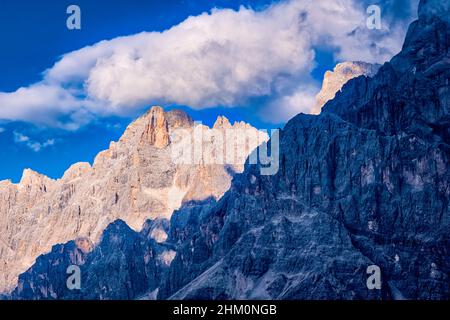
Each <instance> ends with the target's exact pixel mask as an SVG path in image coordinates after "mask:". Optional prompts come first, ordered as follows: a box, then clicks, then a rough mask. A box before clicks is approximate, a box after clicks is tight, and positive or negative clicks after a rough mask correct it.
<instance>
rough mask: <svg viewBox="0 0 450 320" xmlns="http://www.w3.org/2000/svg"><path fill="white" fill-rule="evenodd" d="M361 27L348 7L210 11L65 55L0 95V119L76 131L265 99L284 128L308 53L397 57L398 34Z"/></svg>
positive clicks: (295, 105)
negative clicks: (108, 120)
mask: <svg viewBox="0 0 450 320" xmlns="http://www.w3.org/2000/svg"><path fill="white" fill-rule="evenodd" d="M366 19H367V15H366V12H365V8H364V7H362V6H361V5H360V4H358V2H357V1H356V0H336V1H328V0H316V1H311V0H292V1H285V2H280V3H276V4H274V5H272V6H270V7H268V8H266V9H265V10H263V11H255V10H253V9H251V8H244V7H241V8H240V9H239V10H237V11H235V10H231V9H220V10H219V9H214V10H212V11H211V12H210V13H204V14H201V15H199V16H195V17H189V18H188V19H186V20H185V21H184V22H182V23H180V24H179V25H176V26H174V27H172V28H171V29H169V30H166V31H163V32H143V33H139V34H136V35H132V36H127V37H118V38H115V39H113V40H109V41H101V42H99V43H97V44H95V45H93V46H89V47H85V48H82V49H80V50H77V51H73V52H70V53H68V54H66V55H64V56H63V57H62V58H61V59H60V60H59V61H58V62H57V63H56V64H55V65H54V66H53V67H52V68H50V69H49V70H47V71H46V72H45V73H44V77H43V80H42V81H41V82H39V83H37V84H33V85H30V86H28V87H23V88H20V89H18V90H17V91H15V92H11V93H6V92H0V119H8V120H25V121H30V122H40V123H46V124H50V125H55V126H60V127H64V128H67V129H76V128H77V127H78V126H79V125H81V124H84V123H86V122H88V121H90V119H92V118H93V117H94V116H103V115H111V114H117V115H121V114H129V113H131V112H134V111H136V110H137V109H139V108H142V107H144V106H146V105H149V104H162V105H170V104H179V105H187V106H189V107H192V108H196V109H201V108H208V107H214V106H228V107H233V106H245V105H246V103H247V102H248V101H249V99H251V98H254V97H268V100H273V101H270V102H269V103H268V105H267V106H265V107H264V108H265V110H267V112H270V111H274V110H273V109H271V108H268V106H273V108H275V106H279V107H280V109H279V110H275V112H278V115H277V117H274V118H272V117H268V119H275V118H277V119H279V120H286V118H287V117H290V116H291V115H293V114H295V113H294V112H297V111H298V110H304V111H308V107H307V105H308V104H309V103H311V97H312V96H314V94H315V93H313V92H312V91H313V90H311V89H310V88H311V83H308V80H305V79H308V75H309V74H310V72H311V70H312V69H313V67H314V49H315V47H316V46H320V45H324V44H326V45H327V46H329V47H331V48H333V50H335V52H336V58H337V59H338V60H365V61H368V62H383V61H385V60H387V59H389V58H390V57H391V56H392V55H393V54H395V53H396V52H397V51H399V49H400V46H401V44H402V38H403V35H404V32H405V30H404V26H402V25H396V26H394V27H392V28H389V26H385V27H384V29H383V30H376V31H373V30H368V29H367V28H366V27H365V25H366ZM302 81H303V82H304V83H302ZM296 88H301V89H299V91H298V92H297V91H296V90H297V89H296ZM305 88H308V89H305ZM278 102H279V103H278ZM290 106H291V107H290Z"/></svg>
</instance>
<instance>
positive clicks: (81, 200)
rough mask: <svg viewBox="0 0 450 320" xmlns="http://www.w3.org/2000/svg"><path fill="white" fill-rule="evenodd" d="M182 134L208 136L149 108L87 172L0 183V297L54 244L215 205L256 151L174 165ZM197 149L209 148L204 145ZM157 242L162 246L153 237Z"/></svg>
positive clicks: (176, 116)
mask: <svg viewBox="0 0 450 320" xmlns="http://www.w3.org/2000/svg"><path fill="white" fill-rule="evenodd" d="M223 121H224V122H227V120H223ZM242 126H245V125H244V124H240V123H239V124H236V125H235V127H236V128H238V127H242ZM180 128H181V129H183V128H184V129H185V130H186V132H187V134H188V135H190V134H192V133H193V131H194V130H196V128H197V129H199V128H200V129H201V132H203V133H204V134H205V135H207V133H208V132H209V131H211V129H210V128H208V127H205V126H201V127H199V126H197V125H194V122H193V121H192V119H191V118H190V117H189V116H188V115H187V114H186V113H184V112H182V111H179V110H172V111H168V112H165V111H164V110H163V109H162V108H161V107H153V108H151V109H150V110H149V111H148V112H147V113H145V114H144V115H143V116H142V117H140V118H138V119H136V120H135V121H134V122H133V123H131V124H130V125H129V126H128V128H127V129H126V130H125V132H124V134H123V135H122V137H121V138H120V139H119V141H117V142H111V144H110V147H109V149H107V150H105V151H102V152H100V153H99V154H98V155H97V157H96V158H95V160H94V163H93V165H92V166H91V165H90V164H88V163H77V164H74V165H73V166H71V167H70V168H69V169H68V170H67V171H66V172H65V173H64V175H63V177H62V178H60V179H58V180H52V179H49V178H47V177H45V176H43V175H41V174H39V173H36V172H34V171H32V170H29V169H27V170H25V171H24V173H23V177H22V179H21V181H20V182H19V183H18V184H13V183H11V182H9V181H2V182H0V217H1V218H0V292H4V291H7V290H10V289H11V288H12V287H13V286H14V285H15V283H16V282H17V276H18V275H19V274H20V273H22V272H24V271H25V270H27V269H28V268H29V267H30V266H31V265H32V264H33V262H34V261H35V259H36V258H37V257H38V256H39V255H41V254H43V253H46V252H49V251H50V249H51V248H52V246H53V245H55V244H57V243H64V242H67V241H69V240H72V239H76V238H86V239H89V241H91V242H92V243H93V244H96V243H98V241H99V238H100V236H101V234H102V232H103V231H104V230H105V228H106V227H107V226H108V225H109V224H110V223H112V222H114V221H115V220H117V219H122V220H123V221H124V222H126V223H127V224H128V225H129V226H130V227H131V228H133V229H134V230H140V229H141V228H142V225H143V223H144V222H145V221H146V220H147V219H149V218H151V219H156V218H170V216H171V214H172V212H173V211H174V210H175V209H178V208H179V207H180V206H181V205H182V204H183V203H184V202H188V201H192V200H204V199H207V198H210V197H212V198H214V199H218V198H220V197H221V196H222V195H223V194H224V193H225V191H226V190H228V188H229V186H230V183H231V178H232V176H233V175H234V174H235V173H236V172H241V171H242V170H243V163H244V161H245V158H246V157H247V155H248V154H249V153H250V152H251V151H252V150H253V149H254V148H255V147H257V144H256V143H253V144H252V145H251V146H250V150H246V151H245V152H246V153H245V154H244V157H242V160H241V162H240V163H234V164H232V165H226V164H220V163H219V164H216V163H215V162H214V161H213V163H211V164H202V165H200V166H199V165H196V164H194V163H187V164H176V163H174V161H173V159H172V150H171V148H172V145H171V140H170V136H171V133H173V132H174V131H175V130H177V129H180ZM229 128H231V129H232V128H233V126H230V127H229ZM246 128H250V130H253V131H254V132H258V130H256V129H255V128H252V127H250V126H246ZM216 129H217V128H216ZM220 130H223V129H220ZM220 130H219V131H220ZM265 139H266V140H267V136H266V137H265ZM202 143H203V144H204V147H205V148H207V147H208V141H205V142H202ZM202 156H203V155H202ZM213 160H214V159H213ZM154 236H155V238H157V239H161V234H158V233H157V232H156V233H154ZM83 247H84V246H83Z"/></svg>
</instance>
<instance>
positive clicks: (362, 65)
mask: <svg viewBox="0 0 450 320" xmlns="http://www.w3.org/2000/svg"><path fill="white" fill-rule="evenodd" d="M379 68H380V65H378V64H371V63H366V62H361V61H356V62H341V63H338V64H337V65H336V67H334V69H333V71H327V72H325V75H324V78H323V83H322V88H321V90H320V92H319V93H318V94H317V96H316V103H315V105H314V107H313V108H312V112H311V113H312V114H319V113H320V110H321V109H322V107H323V106H324V105H325V103H327V102H328V101H330V100H332V99H333V98H334V97H335V95H336V93H337V92H339V91H340V90H341V89H342V87H343V85H344V84H346V83H347V82H348V81H349V80H351V79H353V78H356V77H359V76H366V77H373V76H374V75H375V74H376V73H377V71H378V69H379Z"/></svg>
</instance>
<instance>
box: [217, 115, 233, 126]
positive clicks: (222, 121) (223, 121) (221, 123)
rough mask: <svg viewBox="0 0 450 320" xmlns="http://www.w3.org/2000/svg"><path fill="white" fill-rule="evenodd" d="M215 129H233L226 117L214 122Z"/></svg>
mask: <svg viewBox="0 0 450 320" xmlns="http://www.w3.org/2000/svg"><path fill="white" fill-rule="evenodd" d="M213 128H214V129H229V128H231V124H230V121H229V120H228V119H227V117H225V116H218V117H217V119H216V122H214V126H213Z"/></svg>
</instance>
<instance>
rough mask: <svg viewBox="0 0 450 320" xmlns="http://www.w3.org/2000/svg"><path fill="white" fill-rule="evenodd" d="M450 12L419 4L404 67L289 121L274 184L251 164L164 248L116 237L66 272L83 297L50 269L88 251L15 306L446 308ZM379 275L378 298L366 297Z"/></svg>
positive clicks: (180, 214) (49, 274)
mask: <svg viewBox="0 0 450 320" xmlns="http://www.w3.org/2000/svg"><path fill="white" fill-rule="evenodd" d="M449 6H450V5H449V2H444V1H437V0H428V1H426V0H422V1H421V3H420V7H419V19H418V20H417V21H415V22H413V23H412V24H411V26H410V28H409V31H408V33H407V36H406V39H405V43H404V46H403V49H402V51H401V52H400V53H399V54H398V55H397V56H395V57H394V58H393V59H392V60H391V61H390V62H388V63H386V64H384V65H383V66H382V67H381V68H380V70H379V71H378V72H377V73H376V75H374V76H373V77H366V76H361V77H357V78H354V79H352V80H350V81H349V82H348V83H347V84H345V85H344V86H343V88H342V90H341V91H340V92H337V93H336V97H335V98H334V99H333V100H331V101H329V102H328V103H326V104H325V106H324V107H323V108H322V112H321V114H320V115H318V116H314V115H304V114H300V115H298V116H296V117H294V118H293V119H292V120H290V121H289V122H288V124H287V125H286V127H285V128H284V129H283V130H282V132H281V134H280V157H279V158H280V170H279V171H278V173H277V174H275V175H273V176H263V175H261V174H260V168H259V166H257V165H250V164H246V166H245V170H244V172H243V173H242V174H239V175H236V176H235V177H234V179H233V182H232V184H231V188H230V190H229V191H227V192H226V193H225V194H224V196H223V197H221V198H220V199H218V200H214V199H210V200H206V201H202V203H198V202H195V201H193V202H189V203H185V204H184V205H183V206H181V207H180V209H178V210H176V211H175V213H174V214H173V215H172V216H171V218H170V223H169V224H168V225H164V226H163V227H161V228H167V229H164V230H166V234H167V239H166V240H165V241H162V242H160V243H155V241H154V240H152V239H153V238H151V237H150V239H148V238H146V236H145V234H146V233H145V232H141V233H139V234H137V232H135V231H133V230H131V229H129V228H127V227H126V226H125V225H124V224H123V223H122V222H116V223H114V224H112V225H110V226H109V227H108V228H107V230H106V231H105V233H104V235H103V237H102V240H101V241H100V244H99V245H98V247H95V248H94V249H93V251H91V252H90V253H88V254H87V257H86V258H84V257H83V259H84V260H83V261H79V260H77V259H81V258H78V257H79V256H82V253H79V254H76V255H75V254H72V255H71V258H70V259H72V260H70V261H69V262H64V263H65V264H68V263H80V264H82V265H81V268H82V274H83V279H85V280H84V281H86V285H85V286H84V287H83V285H82V288H81V290H80V291H79V292H75V293H74V292H72V291H70V292H69V291H68V290H67V289H66V288H64V287H63V286H62V287H61V286H60V284H61V283H62V281H64V279H62V278H61V272H60V271H58V268H51V267H49V266H53V265H55V264H56V265H57V264H58V263H57V261H60V260H63V261H67V258H66V256H67V252H68V251H69V252H74V250H75V249H74V248H78V246H76V243H75V244H73V243H71V242H69V243H68V244H66V246H69V248H68V249H64V247H60V246H57V247H54V248H53V250H52V253H50V254H47V255H43V256H41V257H39V258H38V260H37V263H36V264H35V265H34V266H33V267H32V268H30V269H29V270H28V271H27V272H26V273H24V274H22V275H21V276H20V280H19V285H18V287H17V288H16V291H15V292H14V295H13V298H18V299H20V298H26V299H41V298H53V297H54V295H53V296H52V295H49V294H46V295H44V294H42V292H45V290H46V289H45V288H48V287H49V285H50V284H52V285H53V284H54V286H55V287H58V288H60V290H59V291H58V293H57V298H73V297H74V295H77V296H76V297H78V298H90V297H95V298H99V297H100V298H117V297H118V295H117V294H116V292H119V293H120V298H147V299H154V298H158V299H442V300H447V299H449V297H450V252H449V251H450V233H449V231H450V204H449V199H450V170H449V167H450V166H449V162H450V131H449V128H450V126H449V125H450V102H449V101H450V100H449V99H450V93H449V78H450V60H449V47H450V21H449V17H450V12H449V11H450V8H449ZM155 223H156V224H158V223H161V222H158V220H157V219H156V220H151V221H149V222H148V226H149V227H147V229H151V228H152V225H153V224H155ZM110 228H111V230H110ZM144 229H145V228H144ZM111 234H114V237H111V236H110V235H111ZM105 239H106V240H105ZM108 239H114V241H116V242H113V243H111V240H108ZM146 239H147V240H146ZM130 242H132V243H136V245H120V246H119V247H120V250H117V249H114V246H116V247H117V243H130ZM108 243H109V244H108ZM137 243H139V245H137ZM103 246H104V247H103ZM96 248H101V250H99V249H96ZM143 248H144V249H143ZM64 250H66V251H64ZM76 250H78V251H76V252H79V251H83V250H81V249H76ZM96 250H97V251H96ZM122 250H124V251H122ZM99 251H100V252H101V253H102V254H100V255H99V254H98V252H99ZM143 251H144V252H147V254H146V255H145V254H142V252H143ZM96 252H97V253H96ZM164 252H169V253H166V254H165V255H164V256H166V257H168V258H169V259H160V258H158V257H159V256H160V255H161V254H162V253H164ZM91 255H92V258H90V256H91ZM142 256H144V258H139V257H142ZM94 257H95V259H94ZM132 257H138V259H137V260H135V259H134V258H132ZM145 257H153V260H152V258H150V259H148V258H145ZM155 257H156V258H155ZM160 261H167V263H160ZM372 265H377V266H378V267H379V268H380V270H381V280H382V286H381V289H380V290H377V289H374V290H371V289H369V288H368V286H367V283H366V281H367V278H368V277H369V275H368V274H367V267H368V266H372ZM130 269H131V270H135V271H134V272H133V273H132V274H131V275H130V272H129V270H130ZM102 271H103V272H113V273H114V276H113V275H108V276H107V277H106V278H107V279H111V281H112V282H107V284H105V282H104V280H103V279H105V278H103V277H102V276H101V272H102ZM133 274H136V277H133ZM99 275H100V276H99ZM42 279H45V282H43V281H42ZM116 280H117V281H116ZM82 281H83V280H82ZM137 283H139V285H138V284H137ZM99 284H102V285H99ZM143 284H144V285H143ZM124 288H125V290H124ZM53 291H55V290H53Z"/></svg>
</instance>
